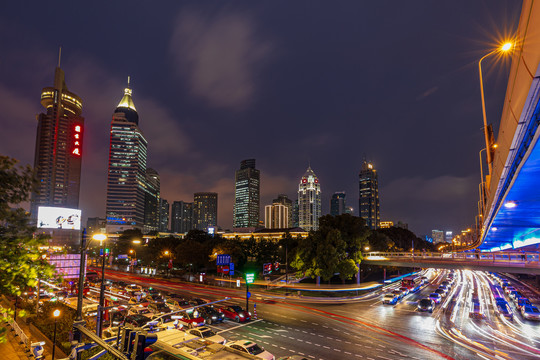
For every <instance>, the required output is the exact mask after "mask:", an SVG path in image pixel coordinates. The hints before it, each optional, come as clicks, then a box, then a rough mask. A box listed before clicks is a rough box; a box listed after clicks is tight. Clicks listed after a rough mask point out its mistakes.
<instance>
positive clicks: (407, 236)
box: [369, 227, 435, 251]
mask: <svg viewBox="0 0 540 360" xmlns="http://www.w3.org/2000/svg"><path fill="white" fill-rule="evenodd" d="M369 244H370V247H371V249H372V250H375V251H409V250H410V249H411V248H412V247H413V244H414V250H415V251H433V250H434V249H435V247H434V245H433V244H432V243H430V242H428V241H426V240H423V239H421V238H419V237H417V236H416V235H415V234H414V233H413V232H412V231H409V230H407V229H402V228H398V227H391V228H388V229H377V230H375V231H374V232H373V233H372V234H371V235H370V237H369Z"/></svg>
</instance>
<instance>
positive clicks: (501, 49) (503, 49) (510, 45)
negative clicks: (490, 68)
mask: <svg viewBox="0 0 540 360" xmlns="http://www.w3.org/2000/svg"><path fill="white" fill-rule="evenodd" d="M513 47H514V43H512V42H507V43H505V44H503V45H502V46H500V47H499V48H497V49H495V50H493V51H492V52H490V53H488V54H486V55H484V56H483V57H482V58H481V59H480V60H479V61H478V73H479V75H480V95H481V97H482V115H483V117H484V136H485V138H486V149H488V151H486V158H487V163H488V170H489V173H488V174H489V175H491V170H492V166H491V164H492V162H493V159H492V158H491V149H492V147H493V144H490V139H489V134H488V125H487V118H486V103H485V99H484V81H483V79H482V60H484V59H485V58H487V57H488V56H490V55H493V54H500V53H506V52H508V51H509V50H510V49H512V48H513Z"/></svg>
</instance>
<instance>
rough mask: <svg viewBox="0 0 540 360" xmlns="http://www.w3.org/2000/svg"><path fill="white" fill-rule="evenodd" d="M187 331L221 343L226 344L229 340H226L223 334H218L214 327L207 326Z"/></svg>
mask: <svg viewBox="0 0 540 360" xmlns="http://www.w3.org/2000/svg"><path fill="white" fill-rule="evenodd" d="M187 333H188V334H191V335H195V336H197V337H200V338H201V339H205V340H209V341H212V342H215V343H218V344H221V345H225V343H226V342H227V340H225V338H224V337H223V336H221V335H218V334H216V333H215V332H214V331H212V329H210V328H209V327H207V326H203V327H200V328H197V329H191V330H188V331H187Z"/></svg>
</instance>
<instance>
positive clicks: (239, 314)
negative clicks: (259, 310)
mask: <svg viewBox="0 0 540 360" xmlns="http://www.w3.org/2000/svg"><path fill="white" fill-rule="evenodd" d="M218 311H219V312H220V313H223V314H224V315H225V317H226V318H227V319H231V320H234V321H236V322H245V321H248V320H251V313H250V312H248V311H245V310H243V309H242V308H241V307H240V306H238V305H231V306H223V307H220V308H219V309H218Z"/></svg>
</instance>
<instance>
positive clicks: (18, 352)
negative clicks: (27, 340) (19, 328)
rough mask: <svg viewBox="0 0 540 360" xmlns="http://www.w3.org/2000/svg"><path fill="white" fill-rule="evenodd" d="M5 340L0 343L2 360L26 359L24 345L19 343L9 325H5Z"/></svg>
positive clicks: (26, 354)
mask: <svg viewBox="0 0 540 360" xmlns="http://www.w3.org/2000/svg"><path fill="white" fill-rule="evenodd" d="M6 340H7V341H6V342H5V343H3V344H0V354H2V355H1V356H2V359H4V360H28V359H29V358H28V355H30V353H27V352H25V351H24V345H21V344H19V339H18V338H17V337H16V336H14V332H12V331H11V327H10V326H7V331H6Z"/></svg>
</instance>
